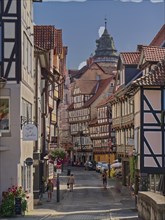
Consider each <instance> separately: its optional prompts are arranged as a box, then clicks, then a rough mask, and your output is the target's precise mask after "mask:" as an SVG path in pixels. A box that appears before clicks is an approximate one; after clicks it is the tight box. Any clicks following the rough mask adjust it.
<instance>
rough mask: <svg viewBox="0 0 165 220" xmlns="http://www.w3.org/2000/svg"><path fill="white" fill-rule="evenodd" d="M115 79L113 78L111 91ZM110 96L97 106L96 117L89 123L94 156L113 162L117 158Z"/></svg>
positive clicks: (95, 158) (99, 159)
mask: <svg viewBox="0 0 165 220" xmlns="http://www.w3.org/2000/svg"><path fill="white" fill-rule="evenodd" d="M113 85H114V79H112V84H111V86H112V87H111V93H112V92H113ZM108 104H109V97H108V98H106V99H104V100H103V101H101V103H99V105H98V106H97V115H96V118H95V119H93V120H91V121H90V123H89V131H90V137H91V140H92V142H93V157H94V160H95V161H96V162H99V161H106V162H107V163H109V164H111V163H112V162H113V161H114V160H115V158H116V154H115V153H116V147H115V132H114V131H113V129H112V115H111V106H110V105H108Z"/></svg>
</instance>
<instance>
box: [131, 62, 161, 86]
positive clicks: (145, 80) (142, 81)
mask: <svg viewBox="0 0 165 220" xmlns="http://www.w3.org/2000/svg"><path fill="white" fill-rule="evenodd" d="M132 85H137V86H153V85H154V86H155V85H156V86H161V85H162V86H164V85H165V59H163V60H161V61H160V62H159V63H158V64H157V65H156V66H155V67H154V69H153V70H151V71H150V72H149V73H148V74H147V75H145V76H142V77H141V78H139V79H137V80H135V81H133V83H132Z"/></svg>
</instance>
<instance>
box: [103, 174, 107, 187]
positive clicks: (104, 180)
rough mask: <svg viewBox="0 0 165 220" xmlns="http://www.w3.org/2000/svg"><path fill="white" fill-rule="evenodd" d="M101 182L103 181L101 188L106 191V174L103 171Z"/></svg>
mask: <svg viewBox="0 0 165 220" xmlns="http://www.w3.org/2000/svg"><path fill="white" fill-rule="evenodd" d="M102 181H103V187H104V189H106V188H107V173H106V170H104V171H103V174H102Z"/></svg>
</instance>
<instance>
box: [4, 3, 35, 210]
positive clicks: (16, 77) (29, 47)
mask: <svg viewBox="0 0 165 220" xmlns="http://www.w3.org/2000/svg"><path fill="white" fill-rule="evenodd" d="M33 49H34V45H33V1H32V0H23V1H20V0H12V1H11V0H1V1H0V81H1V82H2V83H0V85H1V87H0V200H1V195H2V192H3V191H6V190H7V189H8V187H11V186H12V185H18V186H23V188H24V189H25V190H27V191H28V193H29V197H30V198H29V200H28V201H29V204H28V207H29V209H32V208H33V168H32V167H33V166H27V164H26V159H27V158H31V159H32V158H33V147H34V145H35V142H34V141H33V140H31V138H29V139H30V140H29V141H25V140H23V132H22V128H23V126H24V125H25V124H26V123H27V121H29V122H31V121H34V114H35V113H34V72H33Z"/></svg>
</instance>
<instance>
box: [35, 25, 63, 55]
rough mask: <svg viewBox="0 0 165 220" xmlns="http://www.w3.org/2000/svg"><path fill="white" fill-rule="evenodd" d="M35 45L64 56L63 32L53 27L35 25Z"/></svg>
mask: <svg viewBox="0 0 165 220" xmlns="http://www.w3.org/2000/svg"><path fill="white" fill-rule="evenodd" d="M34 44H35V45H36V46H38V47H41V48H43V49H46V50H50V49H55V51H56V53H58V54H62V50H63V43H62V30H61V29H56V28H55V27H54V26H53V25H34Z"/></svg>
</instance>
